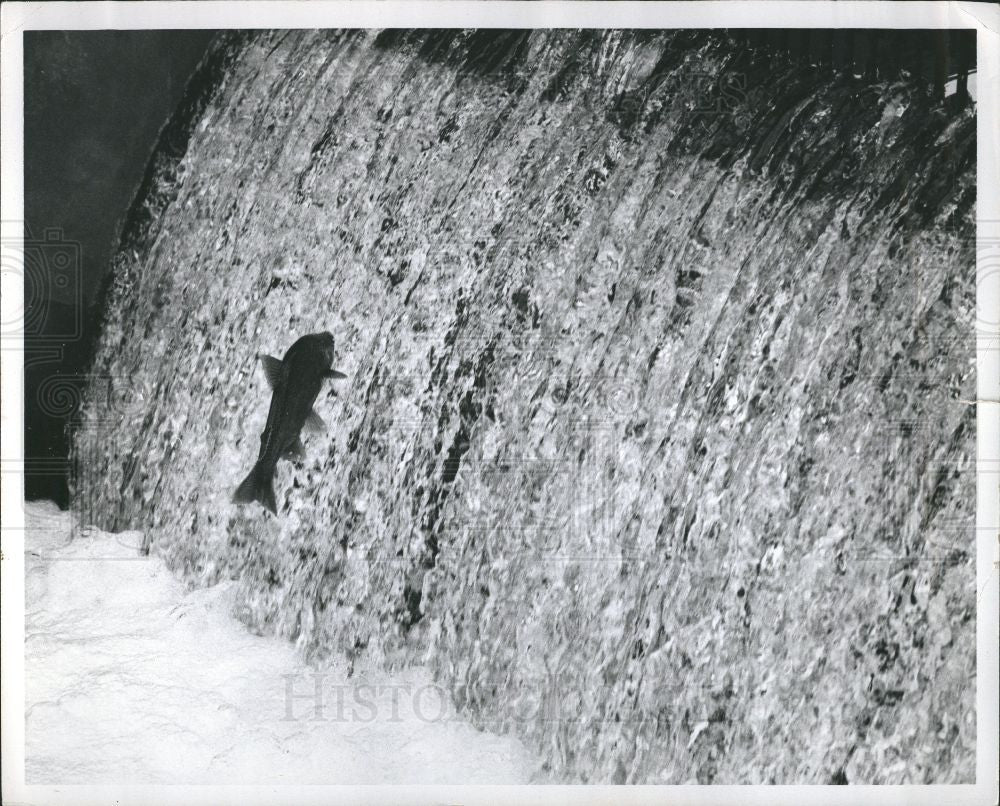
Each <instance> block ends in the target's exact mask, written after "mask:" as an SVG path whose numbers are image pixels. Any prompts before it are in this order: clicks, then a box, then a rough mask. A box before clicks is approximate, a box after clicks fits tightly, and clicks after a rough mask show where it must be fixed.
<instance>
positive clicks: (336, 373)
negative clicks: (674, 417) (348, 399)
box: [324, 369, 347, 381]
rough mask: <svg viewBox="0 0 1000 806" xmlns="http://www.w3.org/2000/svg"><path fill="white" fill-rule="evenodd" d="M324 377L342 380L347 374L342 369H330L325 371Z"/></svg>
mask: <svg viewBox="0 0 1000 806" xmlns="http://www.w3.org/2000/svg"><path fill="white" fill-rule="evenodd" d="M324 377H326V378H329V379H330V380H332V381H341V380H343V379H344V378H346V377H347V376H346V375H345V374H344V373H343V372H341V371H340V370H336V369H328V370H327V371H326V373H324Z"/></svg>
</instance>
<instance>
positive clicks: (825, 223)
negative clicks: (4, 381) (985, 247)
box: [75, 31, 975, 783]
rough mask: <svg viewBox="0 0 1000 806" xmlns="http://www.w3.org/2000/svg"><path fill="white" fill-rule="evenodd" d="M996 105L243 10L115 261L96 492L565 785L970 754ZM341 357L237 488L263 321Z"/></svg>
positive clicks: (964, 775) (250, 430) (721, 48)
mask: <svg viewBox="0 0 1000 806" xmlns="http://www.w3.org/2000/svg"><path fill="white" fill-rule="evenodd" d="M974 175H975V115H974V110H973V109H965V110H962V109H946V108H944V106H943V105H941V104H938V103H936V102H933V101H932V100H931V99H930V98H929V97H927V96H926V95H925V94H924V92H923V90H922V89H920V88H918V87H915V86H913V85H911V84H909V83H906V82H900V83H889V82H884V83H881V84H872V83H863V82H861V81H860V80H858V79H855V78H854V77H852V76H850V75H836V74H833V73H832V72H830V71H827V70H809V69H802V68H793V67H791V66H788V65H775V64H773V63H772V62H770V61H768V60H766V59H761V58H758V57H757V56H755V54H754V53H752V52H749V51H747V50H744V49H739V48H737V49H734V48H733V47H731V46H730V45H728V44H727V39H726V37H725V35H724V34H708V33H693V32H675V33H658V32H604V33H602V32H576V31H535V32H483V33H473V32H464V33H463V32H451V31H449V32H436V33H435V32H422V33H403V32H383V33H381V34H379V33H377V32H348V33H344V32H341V33H329V32H327V33H323V32H272V33H258V34H254V35H233V36H231V37H229V38H227V39H224V40H223V41H221V42H220V43H219V45H218V47H217V48H216V49H215V51H214V52H213V54H212V55H211V57H210V58H209V59H208V61H207V62H206V64H205V66H204V68H203V70H202V72H201V74H200V76H199V77H198V79H197V81H196V82H195V84H194V85H193V88H192V90H191V94H190V97H189V100H188V103H187V105H186V107H185V109H184V110H182V112H181V113H180V114H179V115H178V118H177V119H176V120H175V121H174V123H173V124H172V125H171V127H169V128H168V130H167V131H166V132H165V134H164V138H163V142H162V147H161V150H160V152H159V154H158V156H157V158H156V159H155V160H154V163H153V164H152V166H151V173H150V176H149V179H148V182H147V184H146V186H145V188H144V190H143V192H142V196H141V202H140V204H139V205H137V207H136V209H135V210H134V211H133V215H132V218H131V220H130V222H129V226H128V227H127V230H126V235H125V238H124V241H123V244H122V248H121V250H120V253H119V255H118V257H117V259H116V265H115V274H114V282H113V285H112V286H111V287H110V288H109V290H108V293H107V303H108V308H107V313H106V320H105V323H104V328H103V335H102V338H101V342H100V344H99V347H98V355H97V360H96V365H95V368H94V380H93V382H92V384H91V387H90V390H89V395H88V401H87V405H86V408H85V420H84V424H83V426H82V427H81V428H80V430H79V431H78V433H77V437H76V451H75V454H76V461H77V462H78V464H79V466H80V468H81V472H80V474H79V478H78V479H77V482H76V492H75V494H76V497H77V502H78V505H79V506H81V507H83V508H84V510H85V511H86V512H87V513H88V517H89V518H90V519H92V520H93V521H95V522H96V523H97V524H98V525H100V526H102V527H103V528H111V529H126V528H128V529H141V530H144V531H145V533H146V534H147V536H148V545H147V549H149V550H152V551H154V552H156V553H158V554H160V555H162V556H163V557H164V558H165V559H166V561H167V562H168V564H169V565H170V566H171V567H172V568H173V569H174V570H175V571H176V572H177V573H178V574H180V575H181V576H182V577H183V578H184V579H186V580H187V581H188V582H189V583H191V584H192V585H194V586H207V585H211V584H213V583H215V582H218V581H220V580H224V579H235V580H238V590H239V595H238V602H239V604H238V610H239V614H240V617H241V618H242V620H243V621H244V622H245V623H246V624H247V625H248V626H249V627H250V628H251V629H253V630H255V631H261V632H269V633H276V634H279V635H284V636H287V637H289V638H292V639H295V640H297V641H298V643H299V644H300V646H301V647H302V648H303V649H304V650H306V651H307V653H308V654H309V656H310V657H316V656H319V655H323V654H326V653H347V654H348V656H350V657H355V656H358V655H361V654H364V655H365V656H366V657H370V658H373V659H375V661H376V662H380V663H383V664H385V665H386V666H388V667H397V666H400V665H405V664H408V663H411V662H416V661H419V662H423V663H428V664H430V665H431V667H432V668H433V669H434V671H435V673H436V675H437V677H438V679H439V680H440V681H441V682H442V683H443V684H445V685H447V686H448V687H450V689H451V691H452V694H453V696H454V698H455V700H456V702H457V703H458V705H459V706H460V707H461V708H462V709H463V711H464V712H465V713H466V714H467V715H468V717H469V718H471V719H472V720H474V721H475V722H476V723H477V724H479V725H482V726H488V727H490V728H492V729H493V730H497V731H508V730H509V731H513V732H516V733H517V734H518V735H520V736H521V737H522V738H524V739H525V740H526V741H528V742H529V743H530V744H532V745H533V746H534V747H536V748H537V749H538V750H539V752H540V753H541V754H542V755H543V757H544V759H545V760H546V763H547V765H548V766H549V768H550V769H551V771H552V773H553V774H554V775H557V776H562V777H565V778H566V779H568V780H583V781H616V782H648V783H683V782H687V781H691V782H695V781H697V782H701V783H709V782H717V783H731V782H732V783H737V782H740V783H756V782H762V783H768V782H777V783H796V782H814V783H824V782H830V781H834V782H836V781H850V782H860V783H894V782H924V781H934V782H939V783H943V782H948V781H964V782H968V781H971V780H972V777H973V774H974V773H973V770H974V758H975V721H974V696H975V694H974V692H975V585H974V580H975V572H974V551H973V537H972V527H971V524H972V521H973V517H974V506H975V503H974V502H975V495H974V489H975V486H974V444H975V408H974V406H971V405H968V404H967V403H965V402H963V401H968V400H971V399H972V398H973V396H974V388H975V375H974V363H973V361H974V346H975V345H974V339H973V337H972V335H971V334H972V324H973V320H974V309H975V306H974V301H975V283H974V277H975V268H974V248H973V225H972V221H973V218H974V202H975V186H974ZM319 330H330V331H331V332H332V333H334V335H335V336H336V340H337V353H338V357H337V363H336V366H337V367H338V368H339V369H341V370H342V371H344V372H345V373H346V374H347V375H348V376H349V380H347V381H345V382H341V383H340V384H339V386H338V387H337V388H336V389H334V388H332V387H333V385H330V387H331V388H329V389H328V390H327V391H325V393H321V396H320V399H319V400H318V401H317V409H318V411H319V412H320V414H321V415H322V416H323V417H324V419H326V420H327V422H328V423H330V430H329V432H328V433H326V434H323V435H307V436H306V440H305V442H306V451H307V458H306V460H305V461H304V462H302V463H301V464H299V465H294V464H292V463H284V464H282V465H281V466H280V467H279V472H278V475H277V478H276V485H275V486H276V490H277V495H278V505H279V514H278V517H277V518H274V517H271V516H270V514H269V513H266V512H265V511H264V510H263V509H261V508H259V507H256V506H251V507H236V506H234V505H232V504H231V503H230V496H231V494H232V491H233V489H234V487H235V485H236V484H237V483H238V481H239V479H240V478H242V476H243V475H244V474H245V473H246V471H247V470H248V469H249V467H250V465H251V464H252V462H253V460H254V458H255V457H256V453H257V447H258V436H259V434H260V432H261V430H262V428H263V425H264V421H265V418H266V414H267V406H268V399H269V391H268V388H267V384H266V381H265V379H264V376H263V373H262V371H261V369H260V368H259V365H258V361H257V359H256V357H255V356H256V354H257V352H258V351H259V352H263V353H269V354H273V355H281V354H282V353H283V351H284V350H285V349H286V348H287V347H288V346H289V345H290V344H291V342H292V341H293V340H294V339H295V338H297V337H298V336H300V335H302V334H305V333H310V332H314V331H319Z"/></svg>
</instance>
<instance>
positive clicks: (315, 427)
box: [306, 409, 326, 434]
mask: <svg viewBox="0 0 1000 806" xmlns="http://www.w3.org/2000/svg"><path fill="white" fill-rule="evenodd" d="M306 428H308V429H309V430H310V431H315V432H316V433H317V434H320V433H322V432H324V431H326V423H324V422H323V418H322V417H320V416H319V415H318V414H317V413H316V409H311V410H310V411H309V414H308V415H307V416H306Z"/></svg>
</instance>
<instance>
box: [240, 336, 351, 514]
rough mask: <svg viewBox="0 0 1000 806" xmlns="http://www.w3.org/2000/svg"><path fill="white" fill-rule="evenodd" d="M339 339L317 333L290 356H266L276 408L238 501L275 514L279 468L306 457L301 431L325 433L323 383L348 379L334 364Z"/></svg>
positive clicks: (269, 416)
mask: <svg viewBox="0 0 1000 806" xmlns="http://www.w3.org/2000/svg"><path fill="white" fill-rule="evenodd" d="M333 354H334V353H333V335H332V334H331V333H329V332H326V331H324V332H323V333H311V334H309V335H308V336H303V337H302V338H300V339H299V340H298V341H297V342H295V344H293V345H292V346H291V347H289V348H288V352H286V353H285V356H284V358H281V359H277V358H274V357H273V356H270V355H263V354H261V355H260V360H261V363H262V364H263V366H264V374H265V375H266V376H267V381H268V383H269V384H270V385H271V389H272V394H271V408H270V409H269V410H268V413H267V424H266V425H265V426H264V432H263V433H262V434H261V435H260V453H259V454H258V455H257V462H256V464H255V465H254V466H253V470H251V471H250V475H248V476H247V477H246V478H245V479H244V480H243V483H242V484H240V486H239V487H238V488H237V489H236V492H235V493H234V495H233V501H234V502H236V503H238V504H248V503H250V502H251V501H259V502H260V503H261V504H262V505H263V506H265V507H267V508H268V509H269V510H271V512H272V513H274V514H275V515H277V514H278V508H277V506H276V504H275V501H274V469H275V467H277V465H278V460H279V459H294V458H302V457H303V456H304V455H305V452H304V449H303V447H302V437H301V431H302V428H303V427H309V429H310V430H313V431H325V430H326V423H324V422H323V420H322V418H321V417H320V416H319V415H318V414H317V413H316V412H315V411H314V410H313V403H315V402H316V397H317V395H319V391H320V388H321V387H322V385H323V381H324V380H325V379H327V378H329V379H338V378H346V377H347V376H346V375H344V373H342V372H338V371H337V370H335V369H331V367H332V366H333Z"/></svg>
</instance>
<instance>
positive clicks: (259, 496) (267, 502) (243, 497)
mask: <svg viewBox="0 0 1000 806" xmlns="http://www.w3.org/2000/svg"><path fill="white" fill-rule="evenodd" d="M233 501H234V502H235V503H237V504H249V503H251V502H252V501H259V502H260V503H261V504H262V505H263V506H265V507H267V508H268V509H269V510H271V513H272V514H273V515H277V514H278V507H277V505H276V504H275V500H274V468H267V467H263V466H262V465H261V464H260V462H258V463H257V464H255V465H254V466H253V470H251V471H250V474H249V475H248V476H247V477H246V478H245V479H243V483H242V484H240V486H239V487H237V488H236V492H235V493H233Z"/></svg>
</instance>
